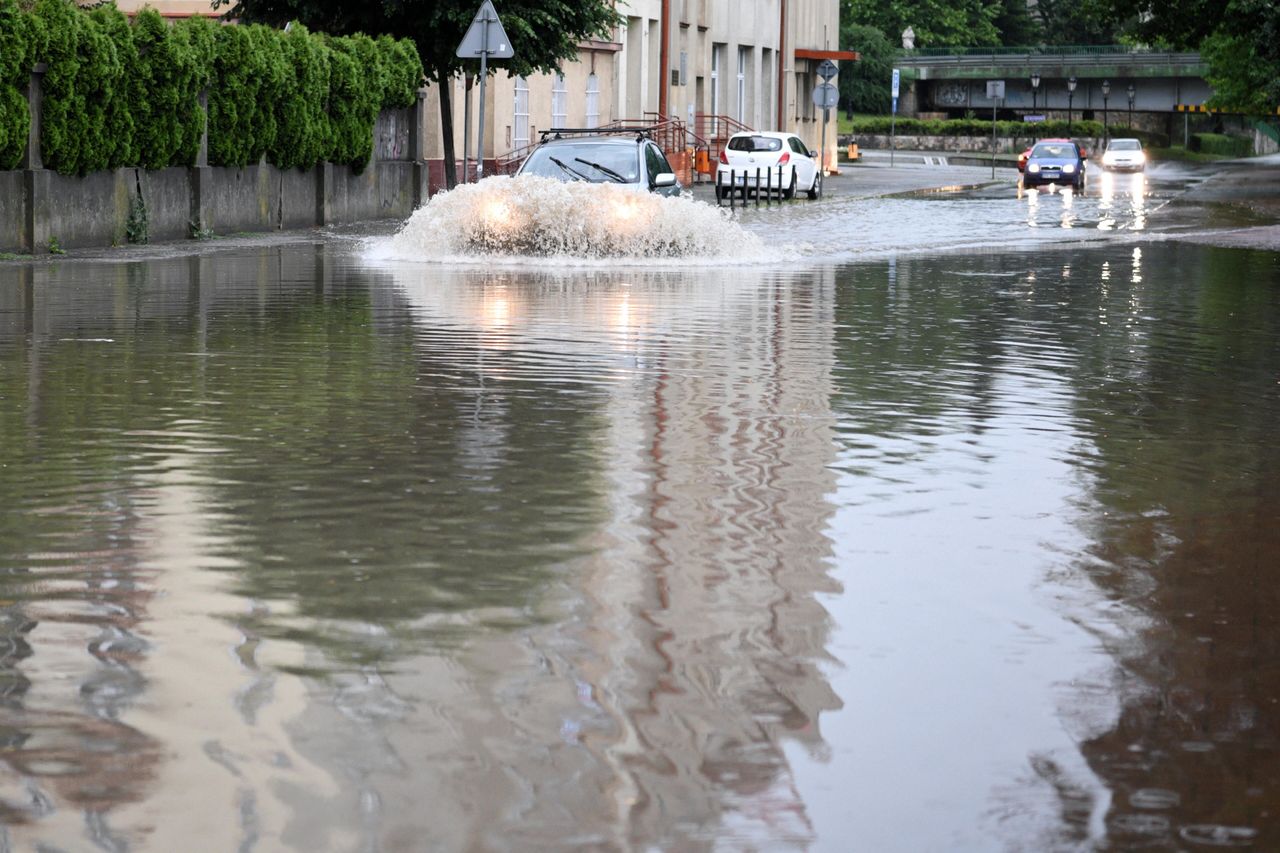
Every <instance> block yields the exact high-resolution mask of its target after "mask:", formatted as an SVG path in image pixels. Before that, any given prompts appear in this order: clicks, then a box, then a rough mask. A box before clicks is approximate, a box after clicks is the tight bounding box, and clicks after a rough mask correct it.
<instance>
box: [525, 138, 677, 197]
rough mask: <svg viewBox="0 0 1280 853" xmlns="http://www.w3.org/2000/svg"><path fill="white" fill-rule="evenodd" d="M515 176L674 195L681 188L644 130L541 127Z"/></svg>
mask: <svg viewBox="0 0 1280 853" xmlns="http://www.w3.org/2000/svg"><path fill="white" fill-rule="evenodd" d="M516 175H517V176H519V175H538V176H540V177H543V178H554V179H555V180H558V181H586V182H588V183H595V184H623V185H625V186H628V187H633V188H635V189H636V190H637V191H640V192H653V193H658V194H660V195H679V194H680V191H681V189H682V187H681V186H680V181H679V180H678V179H677V178H676V173H675V170H674V169H672V168H671V164H670V163H669V162H668V161H667V155H665V154H663V153H662V149H661V148H659V147H658V145H657V143H656V142H654V141H653V139H652V138H650V137H649V135H648V134H646V133H644V132H643V131H639V132H631V133H622V132H619V131H617V130H613V131H600V130H594V129H574V128H553V129H551V130H547V131H544V132H543V134H542V141H541V142H540V143H539V145H538V147H537V148H535V149H533V151H532V152H530V154H529V156H528V157H526V158H525V160H524V162H523V163H521V164H520V168H519V169H518V170H517V171H516Z"/></svg>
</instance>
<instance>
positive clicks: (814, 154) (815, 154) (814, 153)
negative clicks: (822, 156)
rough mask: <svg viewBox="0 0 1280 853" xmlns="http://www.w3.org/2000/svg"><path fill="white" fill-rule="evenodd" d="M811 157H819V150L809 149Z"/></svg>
mask: <svg viewBox="0 0 1280 853" xmlns="http://www.w3.org/2000/svg"><path fill="white" fill-rule="evenodd" d="M809 156H810V157H817V156H818V152H817V150H816V149H813V148H810V149H809Z"/></svg>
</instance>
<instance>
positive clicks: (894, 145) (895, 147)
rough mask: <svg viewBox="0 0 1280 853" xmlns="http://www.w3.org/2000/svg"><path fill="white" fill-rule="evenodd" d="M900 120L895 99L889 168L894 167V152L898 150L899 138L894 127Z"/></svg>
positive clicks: (892, 114)
mask: <svg viewBox="0 0 1280 853" xmlns="http://www.w3.org/2000/svg"><path fill="white" fill-rule="evenodd" d="M897 120H898V102H897V99H894V103H893V112H892V113H891V114H890V115H889V166H890V167H892V166H893V152H895V151H897V150H898V137H897V135H896V134H895V133H894V125H895V124H896V123H897Z"/></svg>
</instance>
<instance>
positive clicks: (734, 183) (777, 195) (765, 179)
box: [715, 165, 795, 208]
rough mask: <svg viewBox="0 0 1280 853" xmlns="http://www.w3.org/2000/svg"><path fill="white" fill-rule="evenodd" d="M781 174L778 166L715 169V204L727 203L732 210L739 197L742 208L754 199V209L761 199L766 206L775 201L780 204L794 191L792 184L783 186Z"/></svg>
mask: <svg viewBox="0 0 1280 853" xmlns="http://www.w3.org/2000/svg"><path fill="white" fill-rule="evenodd" d="M782 174H783V167H782V166H780V165H779V166H769V167H767V168H760V167H759V166H757V167H755V168H752V169H734V168H732V167H726V168H717V169H716V178H715V181H716V204H717V205H723V204H724V203H725V202H726V201H728V203H729V207H730V208H732V207H734V202H735V200H736V199H737V198H738V196H739V195H741V196H742V206H743V207H746V206H747V205H748V202H749V200H750V199H751V198H755V202H756V207H759V206H760V199H761V198H763V199H764V203H765V205H766V206H768V205H770V204H773V203H774V201H775V200H776V201H777V202H778V203H779V204H781V203H782V200H783V199H784V198H788V197H789V196H788V195H787V194H788V193H790V192H793V191H794V190H795V186H794V185H792V184H788V185H786V186H784V185H783V183H782ZM775 176H776V177H775ZM793 180H794V173H793Z"/></svg>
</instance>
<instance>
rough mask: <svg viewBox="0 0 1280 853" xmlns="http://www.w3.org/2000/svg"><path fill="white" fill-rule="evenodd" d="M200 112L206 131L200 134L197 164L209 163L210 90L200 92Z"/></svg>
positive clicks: (205, 164) (204, 164)
mask: <svg viewBox="0 0 1280 853" xmlns="http://www.w3.org/2000/svg"><path fill="white" fill-rule="evenodd" d="M200 112H201V114H202V115H203V116H204V131H203V132H202V133H201V134H200V151H199V152H198V153H197V154H196V165H197V166H208V165H209V90H208V89H203V90H201V92H200Z"/></svg>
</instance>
